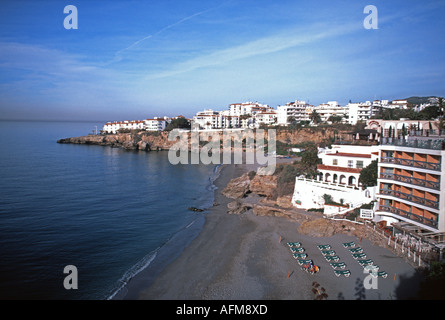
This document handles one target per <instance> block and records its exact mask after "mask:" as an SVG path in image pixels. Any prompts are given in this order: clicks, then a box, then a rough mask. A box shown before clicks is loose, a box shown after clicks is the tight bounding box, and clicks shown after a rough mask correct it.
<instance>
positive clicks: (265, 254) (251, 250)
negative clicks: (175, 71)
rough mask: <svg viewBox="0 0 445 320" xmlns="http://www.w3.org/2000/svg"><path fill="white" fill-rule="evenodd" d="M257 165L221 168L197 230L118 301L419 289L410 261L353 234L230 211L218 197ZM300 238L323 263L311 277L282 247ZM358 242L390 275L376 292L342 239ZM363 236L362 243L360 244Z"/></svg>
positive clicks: (401, 293)
mask: <svg viewBox="0 0 445 320" xmlns="http://www.w3.org/2000/svg"><path fill="white" fill-rule="evenodd" d="M255 168H256V167H255V166H254V165H245V164H244V165H226V166H223V167H221V169H220V170H221V171H220V174H219V176H218V178H217V179H216V180H215V181H214V185H215V186H216V187H217V189H216V190H215V191H214V201H215V202H216V203H218V205H217V206H213V207H211V208H209V213H207V214H206V215H205V216H204V219H205V221H204V224H203V226H202V229H201V231H200V232H199V234H198V235H197V236H196V237H195V238H194V239H192V240H191V241H190V243H189V244H188V245H187V246H186V247H185V248H184V250H182V251H181V252H180V253H178V254H177V256H176V257H174V258H171V259H170V261H169V262H168V263H166V265H165V267H164V268H162V270H160V272H159V273H158V274H157V275H151V276H150V275H149V273H150V266H149V267H148V268H147V270H144V271H142V272H141V273H140V274H138V275H137V276H135V277H134V278H133V279H132V281H131V282H130V283H129V284H128V285H127V289H128V293H127V295H126V296H125V297H122V298H123V299H129V300H134V299H143V300H145V299H153V300H157V299H158V300H207V299H209V300H214V299H217V300H250V299H253V300H295V299H296V300H309V299H313V298H314V295H313V293H312V283H313V281H317V282H319V283H320V285H321V286H322V287H324V288H325V289H326V292H327V294H328V296H329V298H328V299H345V300H355V299H373V300H374V299H376V300H377V299H378V300H380V299H408V298H410V297H411V296H412V295H414V292H415V290H416V289H417V287H418V283H419V276H418V274H417V272H416V270H415V269H414V268H413V267H412V266H410V265H409V264H408V263H406V262H405V261H403V259H402V258H399V257H397V256H395V255H394V254H392V253H391V252H390V251H389V250H387V249H384V248H381V247H378V246H375V245H373V244H372V243H371V242H370V241H368V240H365V239H363V240H361V239H358V238H357V237H355V236H351V235H345V234H335V235H334V236H331V237H326V238H316V237H311V236H306V235H302V234H299V233H298V230H297V228H298V226H299V223H298V222H296V221H293V220H291V219H288V218H285V217H270V216H256V215H255V214H254V213H253V212H252V211H251V210H249V211H247V212H245V213H243V214H240V215H237V214H228V213H227V210H228V209H227V204H228V203H229V202H231V201H233V199H229V198H227V197H225V196H224V195H222V193H221V192H222V190H223V189H224V188H225V186H226V185H227V183H228V182H229V181H230V180H231V179H233V178H237V177H239V176H241V175H242V174H243V173H245V172H248V171H250V170H253V169H255ZM287 241H291V242H294V241H300V242H302V244H303V246H304V247H305V249H306V253H307V254H308V255H309V257H310V258H311V259H313V261H314V262H315V263H316V264H317V265H319V266H320V272H319V273H318V274H315V275H312V276H311V275H309V274H307V273H305V272H304V271H302V270H300V266H299V265H298V264H297V263H296V260H295V259H294V258H293V257H292V254H291V252H290V250H289V248H288V246H287V245H286V242H287ZM350 241H355V242H356V243H358V244H359V245H361V246H362V248H363V249H364V250H365V252H366V253H367V254H368V257H369V258H371V259H373V260H374V261H375V264H377V265H379V266H380V270H384V271H386V272H387V274H388V277H387V278H385V279H383V278H378V280H379V289H378V290H366V289H364V288H363V281H364V279H365V277H366V276H367V275H369V274H365V273H364V272H363V267H361V266H360V265H359V264H358V262H357V261H356V260H354V259H353V258H352V257H351V254H350V253H349V252H348V251H347V250H346V249H345V248H343V247H342V243H344V242H350ZM359 241H360V243H359ZM326 243H329V244H331V245H332V246H333V249H334V250H336V251H337V252H338V254H339V256H340V258H341V259H342V261H344V262H345V263H346V264H347V269H349V270H350V271H351V277H348V278H346V277H344V276H341V277H336V276H335V274H334V271H333V269H332V268H331V266H330V265H329V264H328V263H327V262H326V261H325V260H324V259H323V257H322V255H321V253H320V251H319V250H318V249H317V247H316V246H317V245H318V244H326Z"/></svg>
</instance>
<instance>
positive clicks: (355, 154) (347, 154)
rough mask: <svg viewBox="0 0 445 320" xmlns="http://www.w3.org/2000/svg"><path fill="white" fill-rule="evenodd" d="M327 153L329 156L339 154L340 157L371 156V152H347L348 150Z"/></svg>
mask: <svg viewBox="0 0 445 320" xmlns="http://www.w3.org/2000/svg"><path fill="white" fill-rule="evenodd" d="M326 155H327V156H338V157H354V158H371V155H370V154H361V153H347V152H337V153H326Z"/></svg>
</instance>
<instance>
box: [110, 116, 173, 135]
mask: <svg viewBox="0 0 445 320" xmlns="http://www.w3.org/2000/svg"><path fill="white" fill-rule="evenodd" d="M166 126H167V120H166V119H165V118H157V117H155V118H154V119H145V120H131V121H129V120H124V121H114V122H107V123H105V125H104V127H103V131H104V132H106V133H116V132H117V131H118V130H119V129H128V130H138V129H139V130H147V131H162V130H164V129H165V127H166Z"/></svg>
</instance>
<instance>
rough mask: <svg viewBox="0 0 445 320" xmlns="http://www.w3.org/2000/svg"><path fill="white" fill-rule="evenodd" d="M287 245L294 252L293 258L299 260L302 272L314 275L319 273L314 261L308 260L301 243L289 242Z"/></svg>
mask: <svg viewBox="0 0 445 320" xmlns="http://www.w3.org/2000/svg"><path fill="white" fill-rule="evenodd" d="M287 245H288V246H289V248H290V251H291V252H292V256H293V257H294V258H295V259H296V260H297V263H298V264H299V265H300V266H302V268H301V269H302V270H305V271H306V272H309V273H310V274H314V273H316V272H318V270H319V267H318V266H316V265H315V264H314V262H313V261H312V259H307V254H306V253H305V252H304V251H305V250H304V248H303V247H302V246H301V242H288V243H287Z"/></svg>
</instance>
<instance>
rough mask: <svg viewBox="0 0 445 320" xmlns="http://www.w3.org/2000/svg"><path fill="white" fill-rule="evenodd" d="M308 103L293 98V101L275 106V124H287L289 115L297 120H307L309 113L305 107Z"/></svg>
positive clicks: (307, 106)
mask: <svg viewBox="0 0 445 320" xmlns="http://www.w3.org/2000/svg"><path fill="white" fill-rule="evenodd" d="M309 107H310V105H309V104H308V103H306V101H300V100H295V101H294V102H288V103H286V104H285V105H284V106H278V107H277V124H278V125H283V126H287V125H289V117H293V119H294V120H295V121H297V122H299V121H309V120H310V118H309V114H308V113H307V112H306V109H307V108H309Z"/></svg>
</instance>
